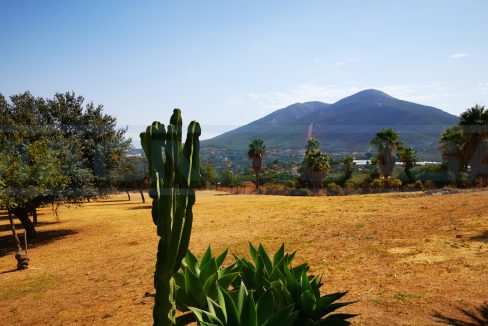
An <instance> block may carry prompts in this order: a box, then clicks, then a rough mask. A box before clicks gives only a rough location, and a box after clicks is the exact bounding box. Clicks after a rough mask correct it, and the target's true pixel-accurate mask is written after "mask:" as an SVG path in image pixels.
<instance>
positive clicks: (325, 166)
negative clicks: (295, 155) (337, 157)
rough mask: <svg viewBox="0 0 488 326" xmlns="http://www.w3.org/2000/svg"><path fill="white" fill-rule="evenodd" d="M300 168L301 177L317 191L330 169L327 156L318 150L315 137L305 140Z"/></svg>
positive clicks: (317, 142) (318, 146)
mask: <svg viewBox="0 0 488 326" xmlns="http://www.w3.org/2000/svg"><path fill="white" fill-rule="evenodd" d="M300 170H301V173H302V179H304V180H305V181H307V182H308V183H309V184H310V185H311V186H312V188H313V189H314V190H316V191H317V190H318V189H319V188H320V185H321V184H322V182H323V181H324V178H325V175H326V174H327V173H328V172H329V170H330V164H329V156H328V155H327V154H325V153H323V152H322V151H321V150H320V143H319V141H318V140H317V139H315V138H310V139H309V140H308V141H307V147H306V150H305V155H304V156H303V161H302V166H301V168H300Z"/></svg>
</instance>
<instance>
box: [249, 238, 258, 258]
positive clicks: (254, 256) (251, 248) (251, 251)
mask: <svg viewBox="0 0 488 326" xmlns="http://www.w3.org/2000/svg"><path fill="white" fill-rule="evenodd" d="M249 252H250V253H251V258H252V260H254V263H256V257H257V256H258V251H257V250H256V248H255V247H254V246H253V245H252V243H250V242H249Z"/></svg>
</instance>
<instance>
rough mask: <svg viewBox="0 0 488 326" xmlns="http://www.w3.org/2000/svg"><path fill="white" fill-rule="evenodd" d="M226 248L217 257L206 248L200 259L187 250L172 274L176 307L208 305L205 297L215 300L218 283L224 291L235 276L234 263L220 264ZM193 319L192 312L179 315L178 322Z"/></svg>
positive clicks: (180, 308)
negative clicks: (225, 265) (176, 269)
mask: <svg viewBox="0 0 488 326" xmlns="http://www.w3.org/2000/svg"><path fill="white" fill-rule="evenodd" d="M226 257H227V250H225V251H224V252H223V253H221V254H220V255H219V256H217V257H213V256H212V250H211V249H210V247H208V248H207V250H206V251H205V254H204V255H203V257H202V259H201V260H200V261H198V259H197V258H196V257H195V256H194V255H193V254H192V253H191V251H190V250H188V252H187V254H186V256H185V259H184V260H183V262H182V265H181V268H180V270H179V271H178V272H177V273H176V274H175V275H174V279H175V283H176V293H175V300H176V307H177V309H178V310H180V311H188V307H194V308H198V309H207V308H208V301H207V300H208V299H211V300H217V296H218V287H219V286H220V288H222V289H223V290H225V291H227V290H228V288H229V286H230V284H231V283H232V282H233V281H234V280H235V278H236V277H237V276H238V273H237V272H236V268H235V266H236V264H235V263H233V264H231V265H229V266H227V267H225V268H224V267H223V266H222V265H223V263H224V261H225V258H226ZM194 321H195V316H194V314H192V313H187V314H184V315H181V316H179V317H178V318H177V319H176V322H177V324H178V325H186V324H189V323H191V322H194Z"/></svg>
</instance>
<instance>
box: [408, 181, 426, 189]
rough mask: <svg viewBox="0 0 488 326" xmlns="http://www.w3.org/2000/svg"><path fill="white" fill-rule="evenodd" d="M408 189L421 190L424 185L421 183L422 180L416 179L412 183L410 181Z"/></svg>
mask: <svg viewBox="0 0 488 326" xmlns="http://www.w3.org/2000/svg"><path fill="white" fill-rule="evenodd" d="M408 189H411V190H422V189H424V185H423V183H422V180H417V181H415V182H414V183H410V184H409V185H408Z"/></svg>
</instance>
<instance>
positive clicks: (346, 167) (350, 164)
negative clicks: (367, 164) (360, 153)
mask: <svg viewBox="0 0 488 326" xmlns="http://www.w3.org/2000/svg"><path fill="white" fill-rule="evenodd" d="M341 165H342V169H343V171H344V180H348V179H350V178H351V176H352V173H353V172H354V167H355V166H356V163H354V157H352V156H351V155H346V156H344V157H343V158H342V160H341Z"/></svg>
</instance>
